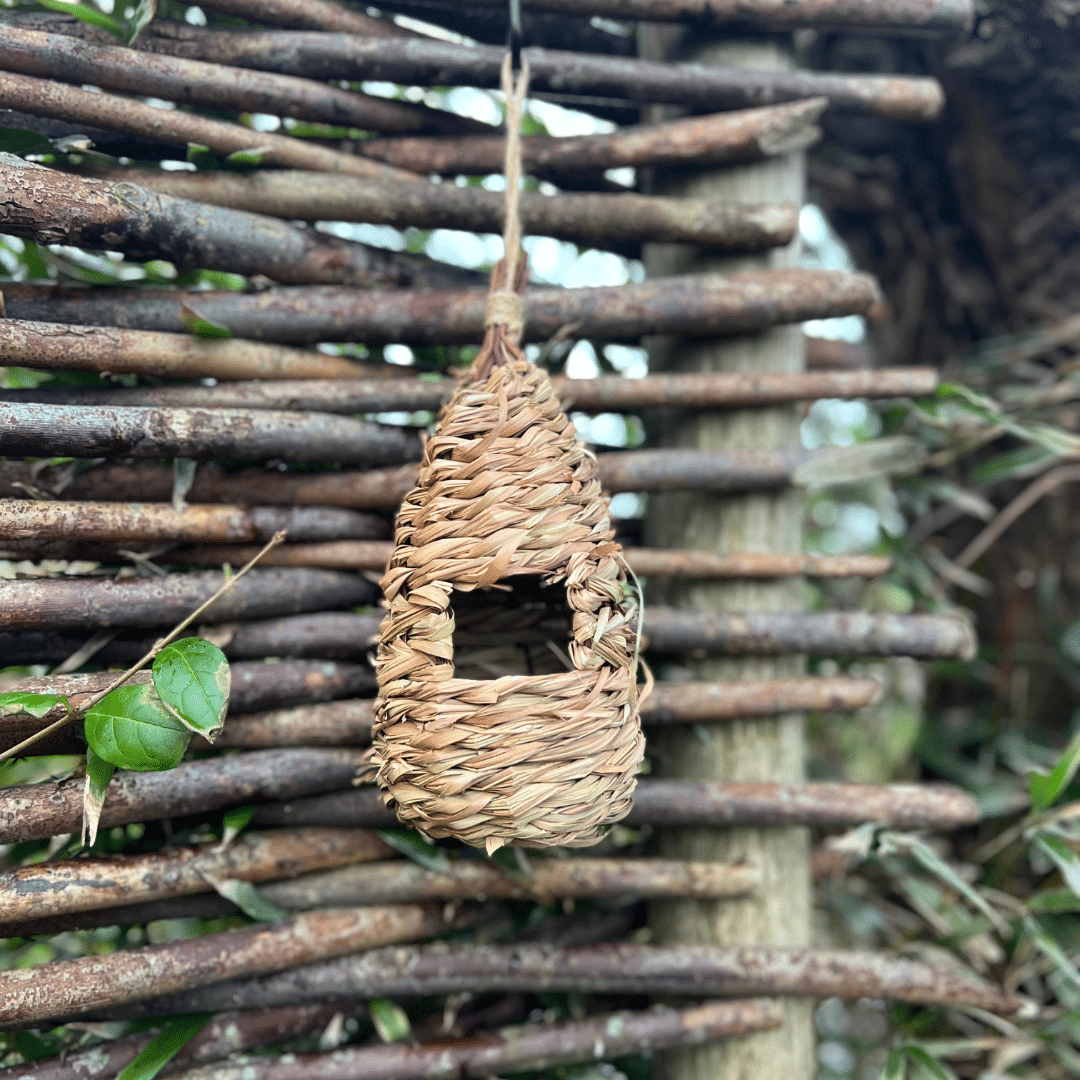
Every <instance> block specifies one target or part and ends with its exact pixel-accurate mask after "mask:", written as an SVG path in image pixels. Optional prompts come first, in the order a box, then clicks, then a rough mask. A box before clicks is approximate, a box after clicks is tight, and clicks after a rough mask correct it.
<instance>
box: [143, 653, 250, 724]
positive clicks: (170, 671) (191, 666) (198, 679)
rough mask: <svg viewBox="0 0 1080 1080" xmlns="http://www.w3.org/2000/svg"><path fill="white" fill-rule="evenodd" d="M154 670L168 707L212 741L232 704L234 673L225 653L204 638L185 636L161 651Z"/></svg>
mask: <svg viewBox="0 0 1080 1080" xmlns="http://www.w3.org/2000/svg"><path fill="white" fill-rule="evenodd" d="M153 674H154V689H155V690H157V692H158V695H159V696H160V698H161V700H162V701H163V702H164V703H165V707H166V708H167V709H169V711H170V712H173V713H175V714H176V716H177V717H178V718H179V719H180V721H181V722H182V723H183V724H184V726H185V727H188V728H190V729H191V730H192V731H194V732H197V733H198V734H200V735H205V736H206V738H208V739H210V740H211V742H212V741H213V739H214V737H215V736H216V735H217V733H218V732H219V731H220V730H221V725H222V724H223V723H224V722H225V711H226V710H227V709H228V707H229V689H230V685H231V674H230V671H229V661H228V660H226V659H225V654H224V653H223V652H222V651H221V650H220V649H219V648H218V647H217V646H216V645H212V644H211V643H210V642H209V641H206V640H205V639H204V638H199V637H189V638H181V640H180V641H174V642H173V643H172V644H171V645H166V646H165V648H164V649H162V650H161V652H159V653H158V654H157V659H155V660H154V667H153Z"/></svg>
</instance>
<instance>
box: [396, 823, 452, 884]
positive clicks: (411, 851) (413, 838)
mask: <svg viewBox="0 0 1080 1080" xmlns="http://www.w3.org/2000/svg"><path fill="white" fill-rule="evenodd" d="M379 836H380V837H381V838H382V839H383V840H384V841H385V842H386V843H387V844H389V845H390V846H391V847H392V848H393V849H394V850H395V851H397V852H399V853H400V854H402V855H404V856H405V857H406V858H407V859H412V861H413V862H414V863H419V864H420V865H421V866H422V867H424V869H425V870H434V871H435V873H437V874H448V873H450V861H449V859H447V857H446V856H445V855H444V854H443V853H442V852H441V851H440V850H439V849H438V848H437V847H436V846H435V845H434V844H429V843H428V842H427V841H426V840H425V839H424V838H423V837H422V836H420V834H419V833H415V832H411V831H409V830H408V829H380V830H379Z"/></svg>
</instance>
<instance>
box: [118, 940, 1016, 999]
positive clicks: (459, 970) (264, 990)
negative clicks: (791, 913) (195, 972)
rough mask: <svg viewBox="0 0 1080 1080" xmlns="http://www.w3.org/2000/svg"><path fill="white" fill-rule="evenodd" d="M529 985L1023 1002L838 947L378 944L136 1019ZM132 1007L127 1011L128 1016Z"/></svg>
mask: <svg viewBox="0 0 1080 1080" xmlns="http://www.w3.org/2000/svg"><path fill="white" fill-rule="evenodd" d="M466 990H467V991H471V992H473V993H499V992H507V991H514V990H521V991H523V992H525V993H536V992H537V991H550V992H556V993H559V992H581V993H617V994H626V993H629V994H687V995H690V996H692V997H702V996H712V997H742V996H747V995H753V994H795V995H799V996H803V997H839V998H843V999H845V1000H854V999H858V998H884V999H886V1000H891V1001H907V1002H912V1003H919V1004H926V1005H930V1004H937V1005H944V1006H957V1005H973V1006H975V1007H976V1008H982V1009H986V1010H988V1011H990V1012H999V1013H1004V1014H1013V1013H1016V1012H1020V1011H1021V1010H1023V1009H1025V1008H1026V1007H1027V1006H1026V1003H1025V1002H1024V1000H1023V999H1021V998H1018V997H1015V996H1013V995H1011V994H1007V993H1005V992H1003V991H1002V990H1000V989H998V988H997V987H995V986H992V985H988V984H985V983H975V982H973V981H971V980H969V979H967V978H965V977H964V976H961V975H958V974H956V973H954V972H952V971H950V970H947V969H937V968H933V967H931V966H930V965H928V964H924V963H922V962H920V961H916V960H902V959H896V958H893V957H890V956H885V955H882V954H881V953H873V952H855V951H851V952H849V951H846V950H840V949H821V950H817V949H792V950H787V949H769V948H754V947H749V948H741V949H728V948H724V947H723V946H717V945H674V946H658V945H630V944H623V943H605V944H602V945H594V946H581V947H577V948H558V947H553V946H543V945H525V944H515V945H427V946H423V945H421V946H399V947H397V948H394V949H373V950H371V951H370V952H366V953H361V954H359V955H357V956H350V957H346V958H343V959H341V960H337V961H333V962H331V963H324V964H312V965H310V966H309V967H307V968H304V969H302V970H299V971H295V972H285V973H282V974H279V975H273V976H269V977H266V978H263V979H258V980H250V981H246V982H233V983H227V984H225V985H223V986H219V987H213V988H210V987H208V988H206V990H205V991H202V992H195V993H179V994H174V995H171V996H169V997H161V998H157V999H155V1000H153V1001H150V1002H147V1003H146V1004H145V1005H143V1006H141V1007H140V1009H139V1010H138V1011H139V1012H146V1013H148V1014H149V1015H155V1013H154V1012H153V1011H152V1010H157V1012H158V1013H161V1014H167V1013H169V1012H201V1011H204V1010H205V1009H211V1008H215V1007H222V1008H230V1007H243V1008H262V1007H265V1006H267V1005H272V1004H284V1003H286V1002H294V1001H311V1000H327V999H331V998H332V999H335V1000H339V1001H350V1000H355V999H356V998H365V997H368V998H370V997H383V996H386V997H416V996H420V997H433V996H435V995H436V994H448V993H456V992H460V991H466ZM135 1012H136V1010H134V1009H129V1010H125V1014H126V1015H131V1014H134V1013H135Z"/></svg>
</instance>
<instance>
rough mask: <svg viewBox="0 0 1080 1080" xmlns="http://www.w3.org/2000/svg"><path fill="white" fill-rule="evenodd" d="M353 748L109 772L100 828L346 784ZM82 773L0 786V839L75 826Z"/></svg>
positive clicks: (360, 759)
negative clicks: (47, 781) (163, 769)
mask: <svg viewBox="0 0 1080 1080" xmlns="http://www.w3.org/2000/svg"><path fill="white" fill-rule="evenodd" d="M364 762H365V754H364V752H363V751H360V750H341V749H337V750H331V749H325V750H315V749H296V750H256V751H253V752H251V753H249V754H237V755H234V756H231V757H222V758H212V759H210V760H207V761H189V762H183V763H181V764H180V765H177V766H176V768H175V769H170V770H168V771H167V772H145V773H142V772H117V773H116V775H115V776H114V777H113V780H112V783H111V784H110V785H109V790H108V795H107V797H106V799H105V808H104V810H103V811H102V815H101V827H102V828H109V827H110V826H113V825H127V824H129V823H131V822H133V821H154V820H156V819H158V818H163V817H181V816H183V815H185V814H212V813H213V812H214V811H215V810H218V809H220V808H221V807H223V806H230V805H237V804H242V803H245V802H252V801H256V800H259V799H289V798H300V797H302V796H304V795H310V794H312V793H314V792H318V791H332V790H334V789H340V788H345V787H348V786H349V785H350V784H351V783H352V780H353V776H354V774H355V773H356V770H357V769H359V768H360V767H361V766H363V765H364ZM83 786H84V785H83V780H82V778H81V777H80V778H78V779H72V780H61V781H60V782H59V783H55V784H30V785H27V786H24V787H9V788H3V789H0V837H6V838H8V839H0V843H18V842H19V841H20V840H40V839H43V838H45V837H48V836H57V835H59V834H60V833H66V832H78V829H79V822H80V821H81V820H82V797H83Z"/></svg>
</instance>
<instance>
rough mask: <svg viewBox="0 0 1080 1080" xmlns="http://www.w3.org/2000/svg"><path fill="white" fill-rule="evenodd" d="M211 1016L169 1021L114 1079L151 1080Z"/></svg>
mask: <svg viewBox="0 0 1080 1080" xmlns="http://www.w3.org/2000/svg"><path fill="white" fill-rule="evenodd" d="M212 1016H213V1013H193V1014H192V1015H191V1016H181V1017H178V1018H177V1019H176V1020H171V1021H170V1022H169V1023H168V1024H166V1025H165V1027H164V1028H163V1029H162V1030H161V1032H159V1033H158V1035H157V1037H156V1038H155V1039H154V1041H153V1042H152V1043H150V1045H149V1046H148V1047H146V1049H145V1050H143V1051H142V1053H140V1054H139V1055H138V1056H137V1057H136V1058H135V1060H134V1061H132V1062H130V1063H129V1064H128V1066H127V1067H126V1068H125V1069H124V1070H123V1071H122V1072H121V1073H120V1075H119V1076H118V1077H117V1078H116V1080H154V1077H155V1076H157V1074H158V1073H159V1072H161V1070H162V1069H164V1068H165V1066H166V1065H168V1064H169V1062H170V1061H172V1059H173V1058H174V1057H176V1055H177V1054H178V1053H180V1051H181V1050H183V1049H184V1047H185V1046H186V1045H187V1044H188V1043H189V1042H191V1040H192V1039H193V1038H194V1037H195V1036H196V1035H198V1034H199V1032H200V1031H202V1029H203V1028H204V1027H206V1025H207V1024H208V1023H209V1022H210V1019H211V1017H212Z"/></svg>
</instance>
